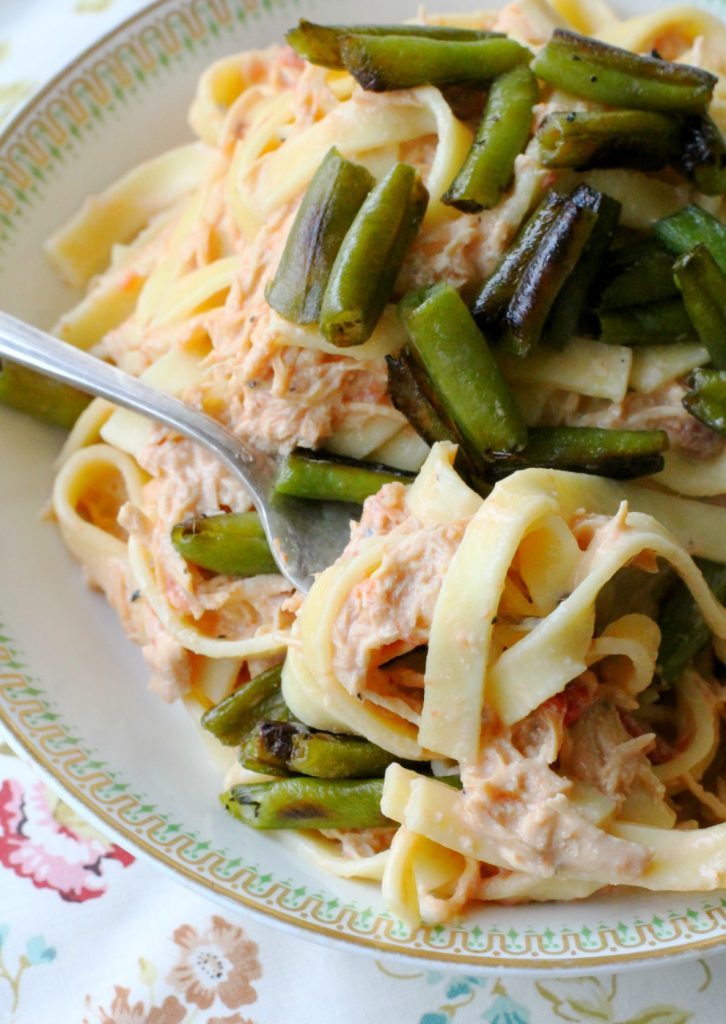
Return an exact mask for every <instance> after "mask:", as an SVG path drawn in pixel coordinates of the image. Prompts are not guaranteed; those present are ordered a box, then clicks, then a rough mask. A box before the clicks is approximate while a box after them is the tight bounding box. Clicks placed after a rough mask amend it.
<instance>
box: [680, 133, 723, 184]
mask: <svg viewBox="0 0 726 1024" xmlns="http://www.w3.org/2000/svg"><path fill="white" fill-rule="evenodd" d="M679 166H680V168H681V170H682V171H683V173H684V174H685V175H686V177H688V178H690V180H691V181H692V182H693V184H694V185H695V186H696V188H697V189H698V191H699V192H703V193H704V195H707V196H720V195H723V194H724V192H726V142H724V137H723V135H722V134H721V131H720V129H719V127H718V125H717V124H716V123H715V121H714V120H713V118H712V117H709V115H708V114H694V115H692V116H690V117H685V118H684V119H683V126H682V134H681V146H680V160H679Z"/></svg>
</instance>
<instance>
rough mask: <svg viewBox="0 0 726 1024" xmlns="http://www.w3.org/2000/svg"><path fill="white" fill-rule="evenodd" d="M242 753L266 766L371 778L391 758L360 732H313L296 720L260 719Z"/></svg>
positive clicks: (325, 775) (333, 776)
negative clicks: (356, 734) (358, 733)
mask: <svg viewBox="0 0 726 1024" xmlns="http://www.w3.org/2000/svg"><path fill="white" fill-rule="evenodd" d="M243 753H244V755H245V757H249V758H252V759H253V760H254V762H255V763H256V764H259V765H260V766H265V768H264V770H267V769H268V768H272V769H276V770H283V771H289V772H296V773H298V774H300V775H310V776H313V777H314V778H317V779H373V778H378V777H380V776H382V775H383V773H384V771H385V770H386V768H387V767H388V765H389V764H391V762H392V761H394V760H395V757H394V755H393V754H391V753H389V752H388V751H387V750H383V749H382V748H381V747H377V746H376V745H375V743H370V742H369V741H368V740H366V739H363V738H362V737H360V736H339V735H336V734H334V733H329V732H315V731H313V730H312V729H308V728H307V726H304V725H299V724H297V723H296V722H264V721H263V722H260V723H258V725H257V727H256V728H255V730H254V732H253V733H252V735H251V736H250V737H249V738H248V740H247V741H246V743H245V747H244V751H243Z"/></svg>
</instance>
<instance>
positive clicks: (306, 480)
mask: <svg viewBox="0 0 726 1024" xmlns="http://www.w3.org/2000/svg"><path fill="white" fill-rule="evenodd" d="M413 479H414V474H413V473H407V472H405V471H404V470H402V469H394V468H393V467H391V466H381V465H379V464H378V463H376V462H359V461H357V460H355V459H346V458H342V457H341V456H335V455H330V454H329V453H327V452H312V451H303V450H301V449H298V450H297V451H295V452H292V453H291V454H290V455H288V456H287V458H285V459H284V461H283V462H282V465H281V467H280V472H279V474H278V476H277V480H276V481H275V490H276V491H277V492H278V494H288V495H291V496H292V497H295V498H313V499H315V500H317V501H349V502H352V503H353V504H356V505H362V504H363V502H364V501H365V500H366V498H368V497H370V495H372V494H376V493H377V492H378V491H380V489H381V487H383V485H384V484H389V483H394V482H400V483H410V482H411V481H412V480H413Z"/></svg>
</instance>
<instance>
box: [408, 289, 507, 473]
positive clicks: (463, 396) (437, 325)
mask: <svg viewBox="0 0 726 1024" xmlns="http://www.w3.org/2000/svg"><path fill="white" fill-rule="evenodd" d="M398 308H399V313H400V316H401V319H402V321H403V323H404V325H405V327H406V331H407V332H408V335H409V338H410V351H411V355H412V356H413V358H414V359H415V360H416V361H417V362H418V363H419V364H420V365H421V366H422V367H423V370H424V372H425V373H426V375H427V377H428V379H429V380H430V382H431V386H432V388H433V389H434V391H435V393H436V395H437V396H438V398H439V400H440V402H441V404H442V406H443V408H444V411H445V412H446V415H447V417H448V418H449V419H450V420H451V421H452V422H453V423H454V424H455V426H456V428H457V430H458V431H459V433H460V434H461V436H462V438H463V440H464V442H465V445H466V448H467V450H468V451H469V452H471V453H472V454H473V455H474V457H476V456H477V455H479V456H481V455H482V454H483V453H485V452H497V451H515V450H517V449H519V448H521V447H522V446H523V445H524V443H525V441H526V440H527V428H526V426H525V424H524V420H523V419H522V415H521V413H520V411H519V409H518V408H517V405H516V402H515V401H514V398H513V397H512V395H511V393H510V391H509V388H508V387H507V385H506V383H505V381H504V378H503V377H502V375H501V372H500V370H499V367H498V366H497V364H496V362H495V360H494V357H493V355H492V353H491V351H490V350H489V346H488V344H487V342H486V340H485V338H484V336H483V335H482V333H481V332H480V331H479V329H478V328H477V326H476V324H475V323H474V320H473V319H472V317H471V314H470V313H469V310H468V309H467V308H466V305H465V304H464V301H463V300H462V298H461V297H460V295H459V293H458V292H457V291H456V290H455V289H454V288H452V287H451V285H449V284H446V283H445V282H443V281H441V282H439V283H438V284H435V285H433V286H431V287H430V288H425V289H423V290H421V291H416V292H410V293H409V294H408V295H407V296H406V297H405V298H404V299H402V301H401V302H400V303H399V307H398Z"/></svg>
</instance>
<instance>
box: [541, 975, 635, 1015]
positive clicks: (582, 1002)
mask: <svg viewBox="0 0 726 1024" xmlns="http://www.w3.org/2000/svg"><path fill="white" fill-rule="evenodd" d="M536 987H537V991H538V992H539V994H540V995H541V996H543V997H544V998H545V999H546V1000H547V1001H548V1002H549V1003H551V1004H552V1009H553V1010H554V1012H555V1013H556V1014H557V1016H558V1017H561V1018H562V1020H567V1021H572V1022H573V1024H590V1022H593V1021H605V1022H609V1021H612V1020H613V1019H614V1012H615V1011H614V1009H613V999H614V997H615V979H614V978H613V979H611V980H609V981H607V982H605V981H601V980H600V979H599V978H593V977H583V978H562V979H558V980H555V981H548V982H544V981H538V982H537V983H536Z"/></svg>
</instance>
